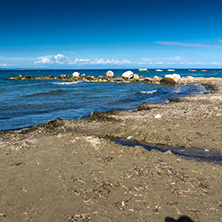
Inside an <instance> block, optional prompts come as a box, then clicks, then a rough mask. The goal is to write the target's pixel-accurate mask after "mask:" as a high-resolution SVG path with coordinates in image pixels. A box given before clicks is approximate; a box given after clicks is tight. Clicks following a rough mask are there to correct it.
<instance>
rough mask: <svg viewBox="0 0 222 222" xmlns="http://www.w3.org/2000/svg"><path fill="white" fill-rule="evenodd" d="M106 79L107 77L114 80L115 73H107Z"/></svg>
mask: <svg viewBox="0 0 222 222" xmlns="http://www.w3.org/2000/svg"><path fill="white" fill-rule="evenodd" d="M106 77H107V78H113V77H114V72H113V71H111V70H109V71H107V72H106Z"/></svg>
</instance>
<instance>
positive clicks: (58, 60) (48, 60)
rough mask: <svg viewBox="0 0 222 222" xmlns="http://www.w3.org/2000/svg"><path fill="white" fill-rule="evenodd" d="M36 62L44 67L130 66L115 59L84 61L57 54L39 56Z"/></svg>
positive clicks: (124, 61)
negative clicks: (75, 65) (56, 65)
mask: <svg viewBox="0 0 222 222" xmlns="http://www.w3.org/2000/svg"><path fill="white" fill-rule="evenodd" d="M37 59H38V60H37V61H35V62H34V63H35V64H45V65H47V64H48V65H53V64H59V65H71V64H77V65H78V64H79V65H86V64H95V65H96V64H100V65H106V64H117V65H118V64H131V62H130V61H129V60H126V59H122V60H116V59H103V58H96V59H85V58H76V59H71V58H69V57H66V56H64V55H63V54H57V55H47V56H41V57H38V58H37Z"/></svg>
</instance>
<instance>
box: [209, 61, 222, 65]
mask: <svg viewBox="0 0 222 222" xmlns="http://www.w3.org/2000/svg"><path fill="white" fill-rule="evenodd" d="M211 64H213V65H221V63H220V62H216V61H213V62H211Z"/></svg>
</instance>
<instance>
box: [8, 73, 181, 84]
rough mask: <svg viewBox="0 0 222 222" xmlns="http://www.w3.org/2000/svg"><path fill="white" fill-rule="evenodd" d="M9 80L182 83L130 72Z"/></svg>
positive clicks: (176, 76) (178, 79)
mask: <svg viewBox="0 0 222 222" xmlns="http://www.w3.org/2000/svg"><path fill="white" fill-rule="evenodd" d="M10 79H11V80H24V79H42V80H60V81H82V80H83V81H87V82H116V83H121V82H124V83H153V84H163V85H176V84H180V83H182V82H183V81H182V78H181V77H180V75H179V74H171V75H165V77H164V78H162V77H159V76H153V77H144V76H139V75H138V74H135V73H133V72H132V71H126V72H124V73H123V74H122V76H117V77H115V76H114V72H113V71H111V70H109V71H107V72H106V74H105V76H98V77H96V76H92V75H91V76H86V75H85V74H82V75H80V73H79V72H74V73H73V74H72V75H71V76H70V75H67V74H62V75H60V76H59V77H55V76H53V75H49V76H39V77H34V76H22V75H21V74H20V75H18V76H17V77H11V78H10Z"/></svg>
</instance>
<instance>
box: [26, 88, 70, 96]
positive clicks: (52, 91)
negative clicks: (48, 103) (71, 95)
mask: <svg viewBox="0 0 222 222" xmlns="http://www.w3.org/2000/svg"><path fill="white" fill-rule="evenodd" d="M65 92H67V90H62V89H58V90H51V91H47V92H38V93H32V94H28V95H25V97H33V96H44V95H59V94H63V93H65Z"/></svg>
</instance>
